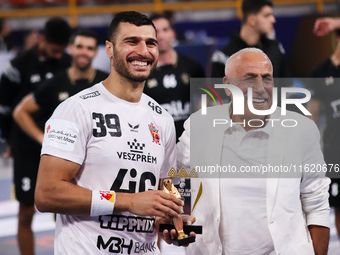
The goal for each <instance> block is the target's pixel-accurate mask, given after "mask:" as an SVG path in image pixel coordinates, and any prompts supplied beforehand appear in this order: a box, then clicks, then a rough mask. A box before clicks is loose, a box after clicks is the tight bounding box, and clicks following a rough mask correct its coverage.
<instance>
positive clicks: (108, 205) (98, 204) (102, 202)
mask: <svg viewBox="0 0 340 255" xmlns="http://www.w3.org/2000/svg"><path fill="white" fill-rule="evenodd" d="M115 202H116V193H115V192H114V191H112V190H110V191H102V190H92V201H91V214H90V215H91V216H99V215H109V214H112V213H113V209H114V207H115Z"/></svg>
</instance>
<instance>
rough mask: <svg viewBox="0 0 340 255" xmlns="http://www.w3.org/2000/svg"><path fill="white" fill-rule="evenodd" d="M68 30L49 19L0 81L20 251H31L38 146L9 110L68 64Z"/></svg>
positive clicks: (64, 24) (0, 124)
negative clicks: (28, 48)
mask: <svg viewBox="0 0 340 255" xmlns="http://www.w3.org/2000/svg"><path fill="white" fill-rule="evenodd" d="M70 33H71V28H70V26H69V25H68V24H67V22H66V21H65V20H63V19H61V18H51V19H49V20H48V21H47V22H46V24H45V29H44V34H43V36H42V39H41V40H40V41H39V44H38V45H36V46H35V47H33V48H32V49H30V50H26V51H25V52H23V53H22V54H21V55H20V56H17V57H16V58H14V59H13V60H12V61H10V62H9V63H8V64H7V66H5V68H4V70H3V73H2V77H1V81H0V128H1V131H2V132H1V135H2V138H3V139H5V140H6V142H7V144H8V145H9V146H10V149H11V153H12V156H13V162H14V184H15V194H16V198H17V200H18V201H19V215H18V217H19V222H18V243H19V248H20V252H21V254H34V237H33V232H32V229H31V224H32V219H33V214H34V211H35V208H34V189H35V183H36V174H37V171H38V166H39V161H40V150H41V146H40V144H39V143H37V142H36V141H34V140H33V139H31V138H30V137H29V136H27V135H26V134H25V133H24V132H23V131H22V130H21V129H20V127H19V126H18V125H16V124H15V123H14V122H13V119H12V111H13V109H14V107H15V106H16V105H17V103H19V102H20V100H21V99H22V98H23V97H24V96H25V95H27V94H28V93H30V92H32V91H35V90H36V89H37V87H38V85H39V84H41V82H43V81H44V80H47V79H51V78H52V77H53V76H54V75H55V74H56V73H57V72H59V71H61V70H65V69H66V68H67V67H69V66H70V64H71V57H70V56H69V55H67V54H66V53H65V52H64V50H65V48H66V47H67V44H68V41H69V37H70Z"/></svg>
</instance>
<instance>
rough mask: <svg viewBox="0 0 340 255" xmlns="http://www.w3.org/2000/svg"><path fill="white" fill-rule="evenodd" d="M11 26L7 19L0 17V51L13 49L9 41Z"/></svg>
mask: <svg viewBox="0 0 340 255" xmlns="http://www.w3.org/2000/svg"><path fill="white" fill-rule="evenodd" d="M10 34H11V28H10V26H9V24H8V21H7V20H6V19H4V18H0V51H10V50H12V49H13V44H12V41H11V36H10Z"/></svg>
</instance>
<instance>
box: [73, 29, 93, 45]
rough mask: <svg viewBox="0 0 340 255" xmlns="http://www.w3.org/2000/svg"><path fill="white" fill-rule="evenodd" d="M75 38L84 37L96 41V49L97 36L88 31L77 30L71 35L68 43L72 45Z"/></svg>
mask: <svg viewBox="0 0 340 255" xmlns="http://www.w3.org/2000/svg"><path fill="white" fill-rule="evenodd" d="M77 36H84V37H90V38H93V39H95V40H96V47H97V46H98V35H97V34H96V33H95V32H94V31H92V30H89V29H81V30H77V31H76V32H75V33H73V34H72V35H71V37H70V43H72V44H73V43H74V40H75V39H76V37H77Z"/></svg>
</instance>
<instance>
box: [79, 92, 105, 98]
mask: <svg viewBox="0 0 340 255" xmlns="http://www.w3.org/2000/svg"><path fill="white" fill-rule="evenodd" d="M97 96H100V93H99V91H95V92H91V93H88V94H85V95H81V96H79V97H80V98H81V99H88V98H92V97H97Z"/></svg>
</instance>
